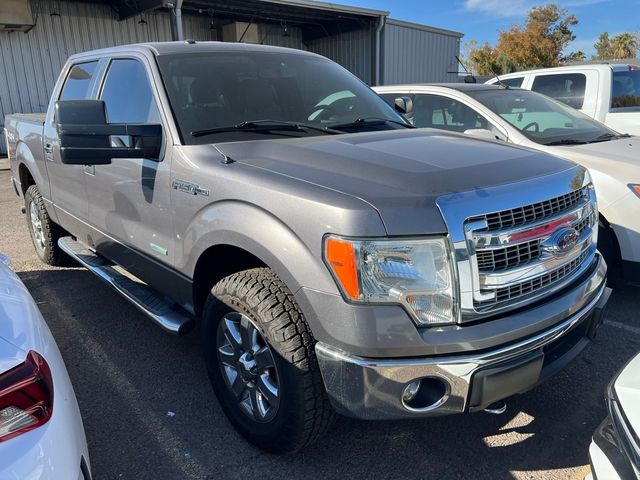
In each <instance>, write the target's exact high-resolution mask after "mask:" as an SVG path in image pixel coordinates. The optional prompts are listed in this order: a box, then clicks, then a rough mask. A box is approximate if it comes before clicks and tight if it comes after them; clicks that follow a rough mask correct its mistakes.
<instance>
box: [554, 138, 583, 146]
mask: <svg viewBox="0 0 640 480" xmlns="http://www.w3.org/2000/svg"><path fill="white" fill-rule="evenodd" d="M585 143H587V142H585V141H584V140H576V139H575V138H563V139H561V140H556V141H554V142H549V143H545V144H544V145H546V146H548V147H552V146H554V145H584V144H585Z"/></svg>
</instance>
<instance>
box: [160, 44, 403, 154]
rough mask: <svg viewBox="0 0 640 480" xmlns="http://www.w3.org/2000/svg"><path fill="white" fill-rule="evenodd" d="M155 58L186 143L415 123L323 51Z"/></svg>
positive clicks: (279, 136) (380, 127) (200, 54)
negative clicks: (314, 53)
mask: <svg viewBox="0 0 640 480" xmlns="http://www.w3.org/2000/svg"><path fill="white" fill-rule="evenodd" d="M158 64H159V68H160V72H161V75H162V79H163V82H164V85H165V88H166V91H167V95H168V97H169V102H170V103H171V108H172V110H173V113H174V115H175V118H176V121H177V124H178V127H179V129H180V133H181V136H182V140H183V142H184V143H186V144H198V143H207V142H211V141H216V142H224V141H238V140H251V139H256V138H261V139H262V138H282V136H310V135H324V134H335V133H341V132H354V131H371V130H381V129H392V128H411V125H408V124H407V122H406V121H405V120H404V119H403V118H402V117H401V116H400V115H399V114H398V113H396V111H395V110H394V109H393V108H391V107H390V106H389V105H388V104H387V103H385V102H384V100H382V99H381V98H380V97H379V96H378V95H377V94H376V93H375V92H373V91H372V90H371V89H370V88H369V87H368V86H367V85H365V84H364V83H363V82H361V81H360V80H359V79H358V78H357V77H355V76H354V75H352V74H351V73H349V72H348V71H347V70H345V69H344V68H342V67H340V66H339V65H337V64H335V63H333V62H331V61H329V60H326V59H324V58H321V57H315V56H311V55H303V54H296V53H281V52H275V53H274V52H264V51H246V52H244V51H235V52H205V53H193V54H187V55H185V54H180V55H161V56H159V57H158ZM287 124H288V125H287Z"/></svg>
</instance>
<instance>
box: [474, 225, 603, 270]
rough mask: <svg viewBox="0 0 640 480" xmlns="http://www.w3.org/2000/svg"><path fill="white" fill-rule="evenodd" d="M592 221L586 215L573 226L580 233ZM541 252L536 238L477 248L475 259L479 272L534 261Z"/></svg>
mask: <svg viewBox="0 0 640 480" xmlns="http://www.w3.org/2000/svg"><path fill="white" fill-rule="evenodd" d="M592 222H593V218H592V217H587V218H584V219H582V220H580V221H579V222H578V223H576V224H575V225H574V226H573V228H575V229H576V231H577V232H578V233H582V232H583V231H584V230H585V229H586V228H590V226H591V223H592ZM541 253H542V249H541V248H540V240H539V239H536V240H532V241H530V242H523V243H518V244H516V245H512V246H509V247H504V248H494V249H490V250H478V251H476V259H477V261H478V270H480V272H496V271H500V270H507V269H509V268H513V267H517V266H519V265H524V264H527V263H529V262H532V261H535V260H537V259H538V258H540V255H541Z"/></svg>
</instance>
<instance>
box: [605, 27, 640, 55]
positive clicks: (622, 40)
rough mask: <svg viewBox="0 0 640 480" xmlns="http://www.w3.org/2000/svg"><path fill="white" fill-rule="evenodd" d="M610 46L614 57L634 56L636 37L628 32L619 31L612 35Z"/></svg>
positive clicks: (636, 49) (636, 45)
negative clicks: (618, 33)
mask: <svg viewBox="0 0 640 480" xmlns="http://www.w3.org/2000/svg"><path fill="white" fill-rule="evenodd" d="M611 47H612V52H613V57H614V58H636V55H637V52H638V37H636V36H635V35H633V34H631V33H629V32H625V33H621V34H620V35H616V36H615V37H613V40H611Z"/></svg>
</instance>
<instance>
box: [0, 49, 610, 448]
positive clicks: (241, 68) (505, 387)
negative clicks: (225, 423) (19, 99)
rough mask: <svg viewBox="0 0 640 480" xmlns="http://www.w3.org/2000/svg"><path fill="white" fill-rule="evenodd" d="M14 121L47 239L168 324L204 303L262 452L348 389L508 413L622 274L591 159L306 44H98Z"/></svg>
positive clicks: (341, 405) (331, 407) (47, 252)
mask: <svg viewBox="0 0 640 480" xmlns="http://www.w3.org/2000/svg"><path fill="white" fill-rule="evenodd" d="M398 108H400V109H401V106H400V107H398ZM5 125H6V129H7V132H6V133H7V135H6V138H7V139H8V151H9V155H10V159H11V171H12V181H13V184H14V187H15V190H16V193H17V194H18V195H20V196H22V197H24V200H25V211H26V218H27V224H28V228H29V231H30V232H31V236H32V239H33V243H34V245H35V249H36V252H37V253H38V255H39V257H40V258H41V259H42V260H43V261H44V262H46V263H49V264H53V265H55V264H58V263H60V262H64V261H65V259H64V256H65V255H69V256H71V257H73V258H74V259H75V260H77V261H78V262H80V263H81V264H82V265H84V266H85V267H86V268H88V269H89V270H91V271H92V272H94V273H95V274H97V275H98V276H99V277H100V278H102V279H103V280H105V281H107V282H108V283H110V284H111V285H112V286H113V287H114V288H115V289H116V290H117V291H118V292H120V293H121V294H122V295H123V296H124V297H125V298H127V299H128V300H129V301H130V302H132V303H133V304H134V305H136V306H137V307H138V308H139V309H140V310H142V311H143V312H144V313H145V314H147V315H148V316H149V317H150V318H151V319H153V320H154V321H155V322H157V323H158V324H159V325H161V326H162V327H164V328H165V329H167V330H169V331H171V332H174V333H177V334H181V333H184V332H186V331H187V330H188V329H189V328H190V326H192V325H193V324H194V322H201V332H202V337H203V345H204V353H205V358H206V363H207V368H208V373H209V377H210V379H211V382H212V385H213V389H214V391H215V393H216V395H217V397H218V399H219V401H220V404H221V406H222V408H223V410H224V411H225V413H226V414H227V416H228V417H229V419H230V420H231V422H232V423H233V425H234V426H235V427H236V428H237V429H238V430H239V431H240V432H241V433H242V434H243V435H244V436H245V437H246V438H247V439H248V440H249V441H251V442H252V443H254V444H256V445H258V446H259V447H261V448H263V449H266V450H269V451H275V452H285V451H294V450H297V449H300V448H302V447H304V446H305V445H307V444H309V443H310V442H311V441H313V440H315V439H316V438H317V437H318V436H319V435H321V434H322V433H323V432H324V431H326V430H327V428H328V427H329V425H330V424H331V422H332V419H333V418H334V417H335V412H338V413H341V414H345V415H351V416H355V417H359V418H365V419H400V418H421V417H426V416H429V415H442V414H452V413H461V412H474V411H482V410H485V409H487V408H489V410H490V411H493V412H499V411H501V410H503V408H504V406H505V405H504V403H502V401H503V400H504V399H505V398H507V397H509V396H511V395H514V394H517V393H521V392H524V391H526V390H528V389H530V388H532V387H533V386H535V385H537V384H538V383H539V382H540V381H542V380H544V379H545V378H547V377H549V376H550V375H552V374H553V373H555V372H556V371H557V370H558V369H559V368H560V367H562V366H563V365H565V364H566V363H567V362H569V361H570V360H571V359H573V358H574V357H575V356H576V355H577V354H578V353H579V352H580V351H581V350H582V349H583V348H584V346H585V345H586V344H587V343H588V341H589V339H591V338H592V337H593V335H594V333H595V331H596V329H597V327H598V325H599V324H600V321H601V315H602V310H603V308H604V305H605V303H606V301H607V298H608V295H609V290H608V289H607V288H606V286H605V283H606V264H605V262H604V261H603V260H602V258H601V256H600V254H599V253H598V252H597V250H596V240H597V228H596V227H597V205H596V198H595V194H594V189H593V186H592V182H591V179H590V177H589V174H588V172H587V171H586V170H585V169H584V168H583V167H581V166H578V165H575V164H572V163H568V162H566V161H563V160H560V159H557V158H555V157H553V156H550V155H548V154H545V153H541V152H535V151H532V150H526V149H521V148H518V147H513V146H508V145H503V144H499V143H497V142H491V141H486V140H478V139H474V138H470V137H468V136H464V135H455V134H449V133H446V132H439V131H435V130H419V129H414V128H412V126H411V125H409V124H408V123H407V122H406V121H405V120H403V119H402V117H401V116H400V114H399V113H398V112H397V111H396V110H394V108H392V107H391V106H389V105H387V104H386V103H385V102H384V101H383V100H382V99H381V98H380V97H378V96H377V95H376V94H375V93H374V92H373V91H372V90H371V89H370V88H369V87H367V86H366V85H365V84H364V83H362V82H361V81H360V80H358V79H357V78H356V77H354V76H353V75H351V74H350V73H349V72H347V71H346V70H344V69H343V68H342V67H340V66H338V65H337V64H335V63H333V62H331V61H329V60H327V59H326V58H323V57H321V56H318V55H315V54H311V53H307V52H302V51H297V50H290V49H284V48H276V47H266V46H261V45H244V44H231V43H217V42H202V43H200V42H193V41H187V42H172V43H150V44H140V45H130V46H121V47H116V48H111V49H106V50H99V51H93V52H87V53H83V54H79V55H74V56H72V57H71V58H70V59H69V61H68V62H67V64H66V65H65V67H64V69H63V70H62V73H61V75H60V78H59V80H58V83H57V85H56V86H55V88H54V91H53V95H52V98H51V103H50V105H49V108H48V111H47V113H46V115H43V116H41V117H34V116H23V115H10V116H8V118H7V121H6V123H5Z"/></svg>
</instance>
